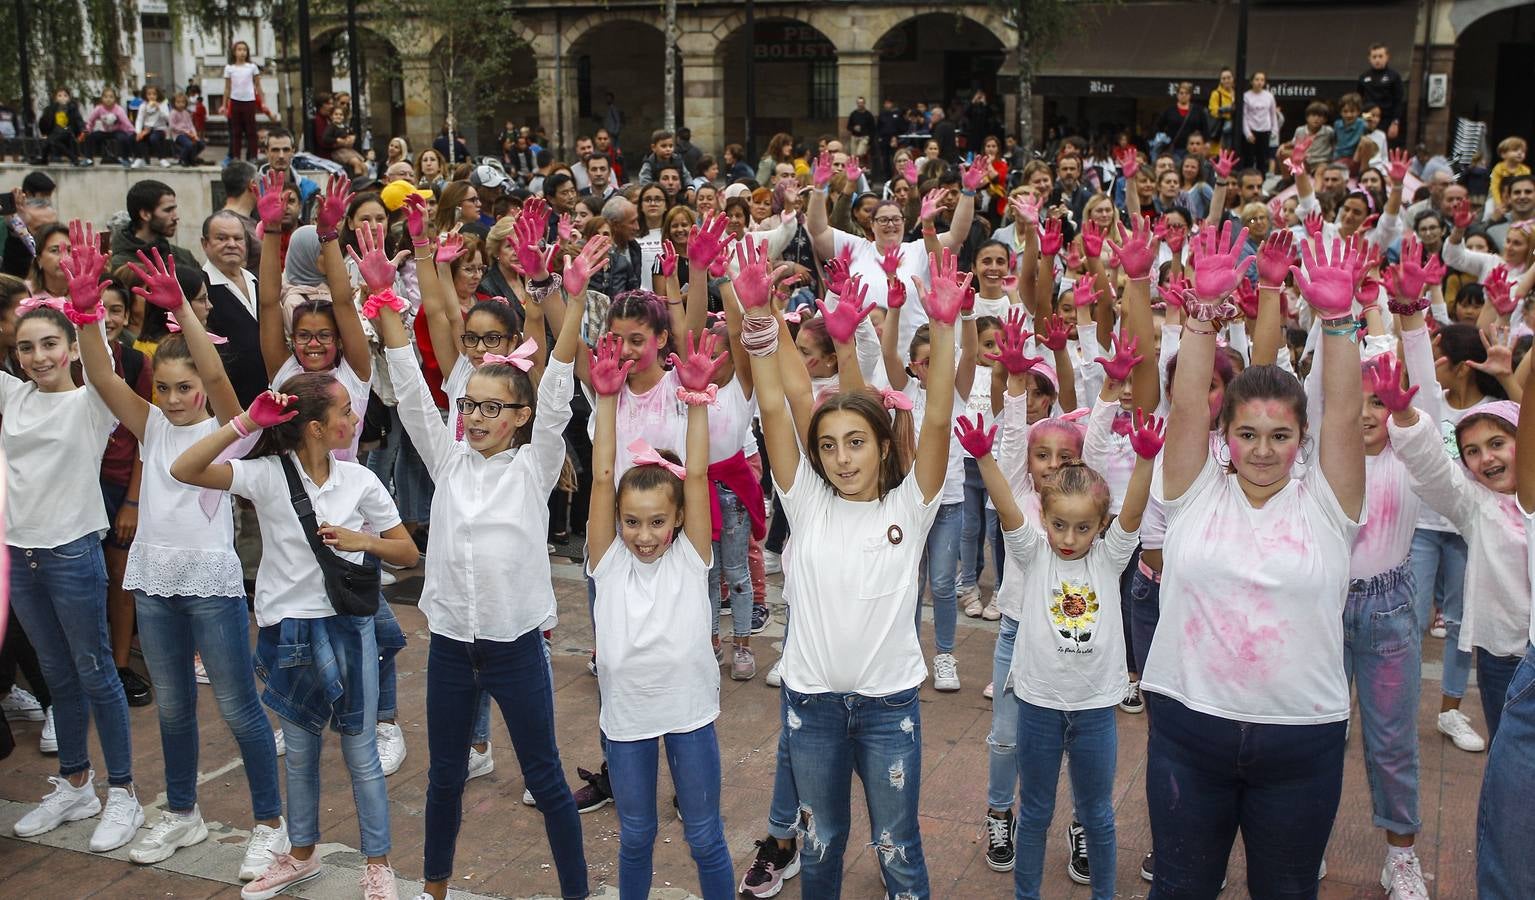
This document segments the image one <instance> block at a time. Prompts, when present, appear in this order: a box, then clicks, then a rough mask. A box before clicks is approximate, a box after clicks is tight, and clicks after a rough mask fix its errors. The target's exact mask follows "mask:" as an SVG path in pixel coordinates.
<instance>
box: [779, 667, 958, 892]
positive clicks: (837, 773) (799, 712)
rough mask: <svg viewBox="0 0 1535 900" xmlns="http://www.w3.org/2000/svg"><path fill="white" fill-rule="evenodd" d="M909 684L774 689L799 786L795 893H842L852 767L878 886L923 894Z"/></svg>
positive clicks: (918, 777)
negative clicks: (844, 690) (819, 690)
mask: <svg viewBox="0 0 1535 900" xmlns="http://www.w3.org/2000/svg"><path fill="white" fill-rule="evenodd" d="M917 692H918V688H909V689H907V690H904V691H898V692H896V693H894V694H891V695H889V696H887V697H865V696H863V695H862V694H837V693H825V694H801V693H799V692H797V691H793V690H790V689H789V687H788V685H785V686H784V687H783V690H782V694H783V699H782V702H781V709H782V710H783V712H782V716H783V721H782V723H781V724H782V726H783V729H784V733H785V734H787V735H788V745H789V765H790V767H791V769H792V770H793V772H794V784H795V787H796V788H797V789H798V790H799V798H800V812H801V815H802V819H801V824H800V835H799V837H800V866H801V869H800V873H801V884H800V891H801V892H802V894H803V895H804V896H806V897H816V898H822V897H825V898H834V897H839V896H841V894H842V853H843V850H844V849H845V848H846V846H847V839H848V831H849V829H850V827H851V820H850V809H851V802H850V799H849V798H850V795H851V791H852V780H853V773H854V772H856V773H858V779H859V781H861V782H863V793H864V800H865V802H866V803H867V804H868V809H869V827H870V831H871V832H872V833H873V836H874V840H873V843H871V845H870V846H872V847H874V849H875V851H876V856H877V857H878V859H879V865H880V869H881V871H882V872H883V873H884V877H885V886H886V890H887V892H888V893H889V894H890V895H891V896H893V897H897V898H901V900H906V898H925V897H928V896H930V894H929V890H928V883H927V861H926V860H925V859H924V858H923V856H922V835H921V833H920V832H919V831H918V822H917V797H918V795H919V794H920V793H921V788H922V714H921V711H920V710H919V709H918V704H917Z"/></svg>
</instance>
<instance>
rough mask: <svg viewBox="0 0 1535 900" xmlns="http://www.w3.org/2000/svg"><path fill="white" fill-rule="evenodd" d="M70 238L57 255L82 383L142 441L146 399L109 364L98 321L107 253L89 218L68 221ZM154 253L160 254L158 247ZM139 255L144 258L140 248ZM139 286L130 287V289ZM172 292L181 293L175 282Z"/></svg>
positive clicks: (146, 406)
mask: <svg viewBox="0 0 1535 900" xmlns="http://www.w3.org/2000/svg"><path fill="white" fill-rule="evenodd" d="M69 239H70V248H69V253H68V254H67V255H66V256H65V257H64V258H63V259H62V260H60V266H61V267H62V268H63V270H64V274H65V276H66V277H67V278H68V279H69V305H68V306H67V307H66V308H65V315H67V316H68V317H69V321H71V322H73V323H74V325H75V329H76V331H77V332H78V334H79V336H80V362H81V364H82V365H83V366H84V368H85V379H86V383H87V384H88V385H89V386H90V389H91V390H93V391H95V392H96V393H97V394H98V395H99V396H100V397H101V400H102V402H103V403H105V404H106V405H107V409H109V410H111V411H112V415H114V416H116V417H117V418H118V420H120V421H121V422H122V423H123V424H124V425H126V426H128V430H129V431H131V432H133V436H134V437H136V438H138V439H139V440H140V441H142V440H144V425H145V422H146V421H147V420H148V417H149V401H147V400H145V399H144V398H143V397H140V396H139V395H138V394H137V393H136V392H135V391H134V390H133V388H132V387H130V386H129V385H128V383H127V382H126V381H123V380H122V378H120V377H118V375H117V371H116V370H115V369H114V368H113V366H112V351H111V350H110V349H109V348H108V347H107V338H106V334H105V333H104V332H103V331H102V329H101V326H100V325H99V324H98V323H99V322H100V321H101V319H102V317H103V316H105V315H106V310H105V309H104V308H103V307H102V305H101V289H102V287H103V286H104V285H105V284H106V282H104V281H102V278H101V275H102V272H103V271H104V270H105V268H106V262H107V260H106V257H105V256H103V255H102V253H101V250H100V249H99V247H98V245H97V243H96V235H95V233H94V232H93V230H92V228H91V226H90V223H84V224H82V223H81V222H80V220H79V219H76V220H74V221H72V222H70V223H69ZM155 255H156V256H157V257H158V256H159V251H158V250H157V251H155ZM139 256H140V257H141V258H144V259H145V260H146V261H147V259H148V257H145V256H144V254H143V251H140V252H139ZM175 285H176V279H175V278H174V277H172V278H171V286H172V287H175ZM139 290H140V289H139V288H134V291H135V292H137V291H139ZM177 295H178V296H179V295H180V289H179V288H178V289H177Z"/></svg>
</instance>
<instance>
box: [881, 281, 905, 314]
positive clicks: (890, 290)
mask: <svg viewBox="0 0 1535 900" xmlns="http://www.w3.org/2000/svg"><path fill="white" fill-rule="evenodd" d="M905 305H906V282H904V281H902V280H901V279H899V278H892V279H890V281H889V282H888V283H887V284H886V285H885V307H886V308H887V309H900V308H901V307H903V306H905Z"/></svg>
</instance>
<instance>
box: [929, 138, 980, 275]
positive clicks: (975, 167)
mask: <svg viewBox="0 0 1535 900" xmlns="http://www.w3.org/2000/svg"><path fill="white" fill-rule="evenodd" d="M990 174H991V166H990V165H988V164H987V162H986V157H984V156H982V155H981V154H979V153H977V154H976V155H975V157H974V158H973V159H971V160H970V165H969V167H968V168H966V169H964V170H963V171H962V172H960V184H961V185H962V186H963V187H962V189H961V190H960V192H959V204H958V205H956V206H955V207H954V217H953V218H952V219H950V220H949V230H948V231H945V232H944V233H943V234H941V235H939V236H938V243H940V244H942V245H943V247H944V249H945V250H950V251H953V252H955V253H958V252H959V247H960V245H962V244H964V243H965V241H966V239H968V238H969V237H970V223H971V222H972V221H974V219H975V192H976V191H979V190H981V189H983V188H984V187H985V186H986V179H987V177H988V176H989V175H990Z"/></svg>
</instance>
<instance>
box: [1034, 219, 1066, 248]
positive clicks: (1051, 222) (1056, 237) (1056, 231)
mask: <svg viewBox="0 0 1535 900" xmlns="http://www.w3.org/2000/svg"><path fill="white" fill-rule="evenodd" d="M1064 240H1065V238H1064V236H1063V235H1062V234H1061V220H1060V219H1050V218H1047V219H1046V220H1045V224H1044V225H1043V226H1041V227H1040V229H1039V255H1040V256H1054V255H1056V254H1057V253H1060V252H1061V243H1062V242H1063V241H1064Z"/></svg>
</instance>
